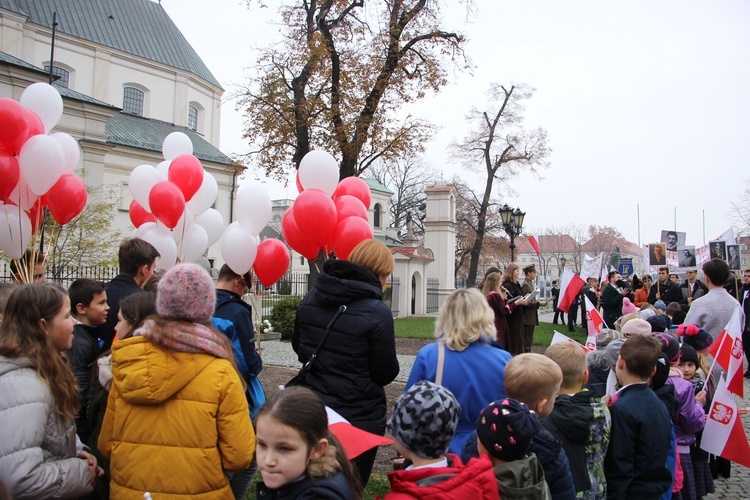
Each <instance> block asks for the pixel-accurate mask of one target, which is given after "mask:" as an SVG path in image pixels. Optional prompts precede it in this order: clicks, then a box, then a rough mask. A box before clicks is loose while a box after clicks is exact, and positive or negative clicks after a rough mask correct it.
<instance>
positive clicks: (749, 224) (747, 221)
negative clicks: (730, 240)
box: [729, 180, 750, 235]
mask: <svg viewBox="0 0 750 500" xmlns="http://www.w3.org/2000/svg"><path fill="white" fill-rule="evenodd" d="M729 217H730V220H731V221H732V223H733V224H734V227H735V229H736V230H737V234H738V235H747V234H750V180H746V181H745V190H744V191H743V192H742V194H741V195H740V199H739V201H737V202H732V210H731V212H730V213H729Z"/></svg>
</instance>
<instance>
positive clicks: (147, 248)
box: [118, 238, 161, 276]
mask: <svg viewBox="0 0 750 500" xmlns="http://www.w3.org/2000/svg"><path fill="white" fill-rule="evenodd" d="M157 257H161V255H160V254H159V252H158V251H157V250H156V248H154V246H153V245H152V244H151V243H149V242H147V241H145V240H142V239H140V238H129V239H127V240H125V241H123V242H122V243H121V244H120V250H119V252H118V259H119V262H120V273H122V274H127V275H128V276H135V275H136V274H138V269H140V268H141V266H150V265H152V264H153V263H154V262H155V261H156V258H157Z"/></svg>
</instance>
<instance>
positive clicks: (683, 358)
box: [680, 344, 700, 366]
mask: <svg viewBox="0 0 750 500" xmlns="http://www.w3.org/2000/svg"><path fill="white" fill-rule="evenodd" d="M680 363H693V364H694V365H695V366H700V360H699V359H698V353H697V352H696V351H695V349H694V348H693V346H691V345H690V344H682V345H681V346H680Z"/></svg>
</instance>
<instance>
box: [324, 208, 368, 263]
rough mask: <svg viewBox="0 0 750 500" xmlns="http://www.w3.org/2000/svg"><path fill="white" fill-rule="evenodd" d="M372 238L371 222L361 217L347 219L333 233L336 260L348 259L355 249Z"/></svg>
mask: <svg viewBox="0 0 750 500" xmlns="http://www.w3.org/2000/svg"><path fill="white" fill-rule="evenodd" d="M372 237H373V235H372V228H371V227H370V223H369V222H367V221H366V220H364V219H362V218H361V217H347V218H346V219H344V220H342V221H341V222H339V223H338V224H337V225H336V231H335V232H334V233H333V251H334V252H336V258H338V259H343V260H346V259H348V258H349V254H350V253H352V250H354V247H356V246H357V245H359V244H360V243H362V242H363V241H364V240H367V239H372Z"/></svg>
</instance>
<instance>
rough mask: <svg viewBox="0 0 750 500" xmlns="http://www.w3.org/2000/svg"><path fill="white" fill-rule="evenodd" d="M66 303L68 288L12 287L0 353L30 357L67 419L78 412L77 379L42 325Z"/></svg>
mask: <svg viewBox="0 0 750 500" xmlns="http://www.w3.org/2000/svg"><path fill="white" fill-rule="evenodd" d="M64 303H65V290H63V289H62V288H61V287H60V286H58V285H53V284H50V283H33V284H29V285H24V286H19V287H16V289H15V290H13V293H11V294H10V297H9V298H8V303H7V304H6V305H5V313H4V315H3V323H2V325H0V356H5V357H8V358H20V357H25V358H28V359H29V360H30V361H31V363H32V364H33V365H34V369H35V370H36V373H37V375H38V376H39V378H40V379H42V381H44V383H45V384H46V385H47V387H48V388H49V392H50V395H51V396H52V407H53V408H54V410H55V413H56V414H57V415H58V416H59V417H60V418H61V419H62V420H63V421H65V422H71V421H72V420H73V417H74V416H75V414H76V412H77V411H78V389H77V388H76V379H75V377H74V376H73V372H72V371H71V370H70V367H69V366H68V364H67V362H66V361H65V358H63V356H62V354H60V353H59V352H57V349H55V347H54V346H53V345H52V342H51V341H50V340H49V337H48V336H47V333H46V332H45V330H44V327H43V326H42V319H43V320H45V321H46V322H51V321H52V320H53V318H54V317H55V316H57V314H58V313H59V312H60V309H62V307H63V305H64Z"/></svg>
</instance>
